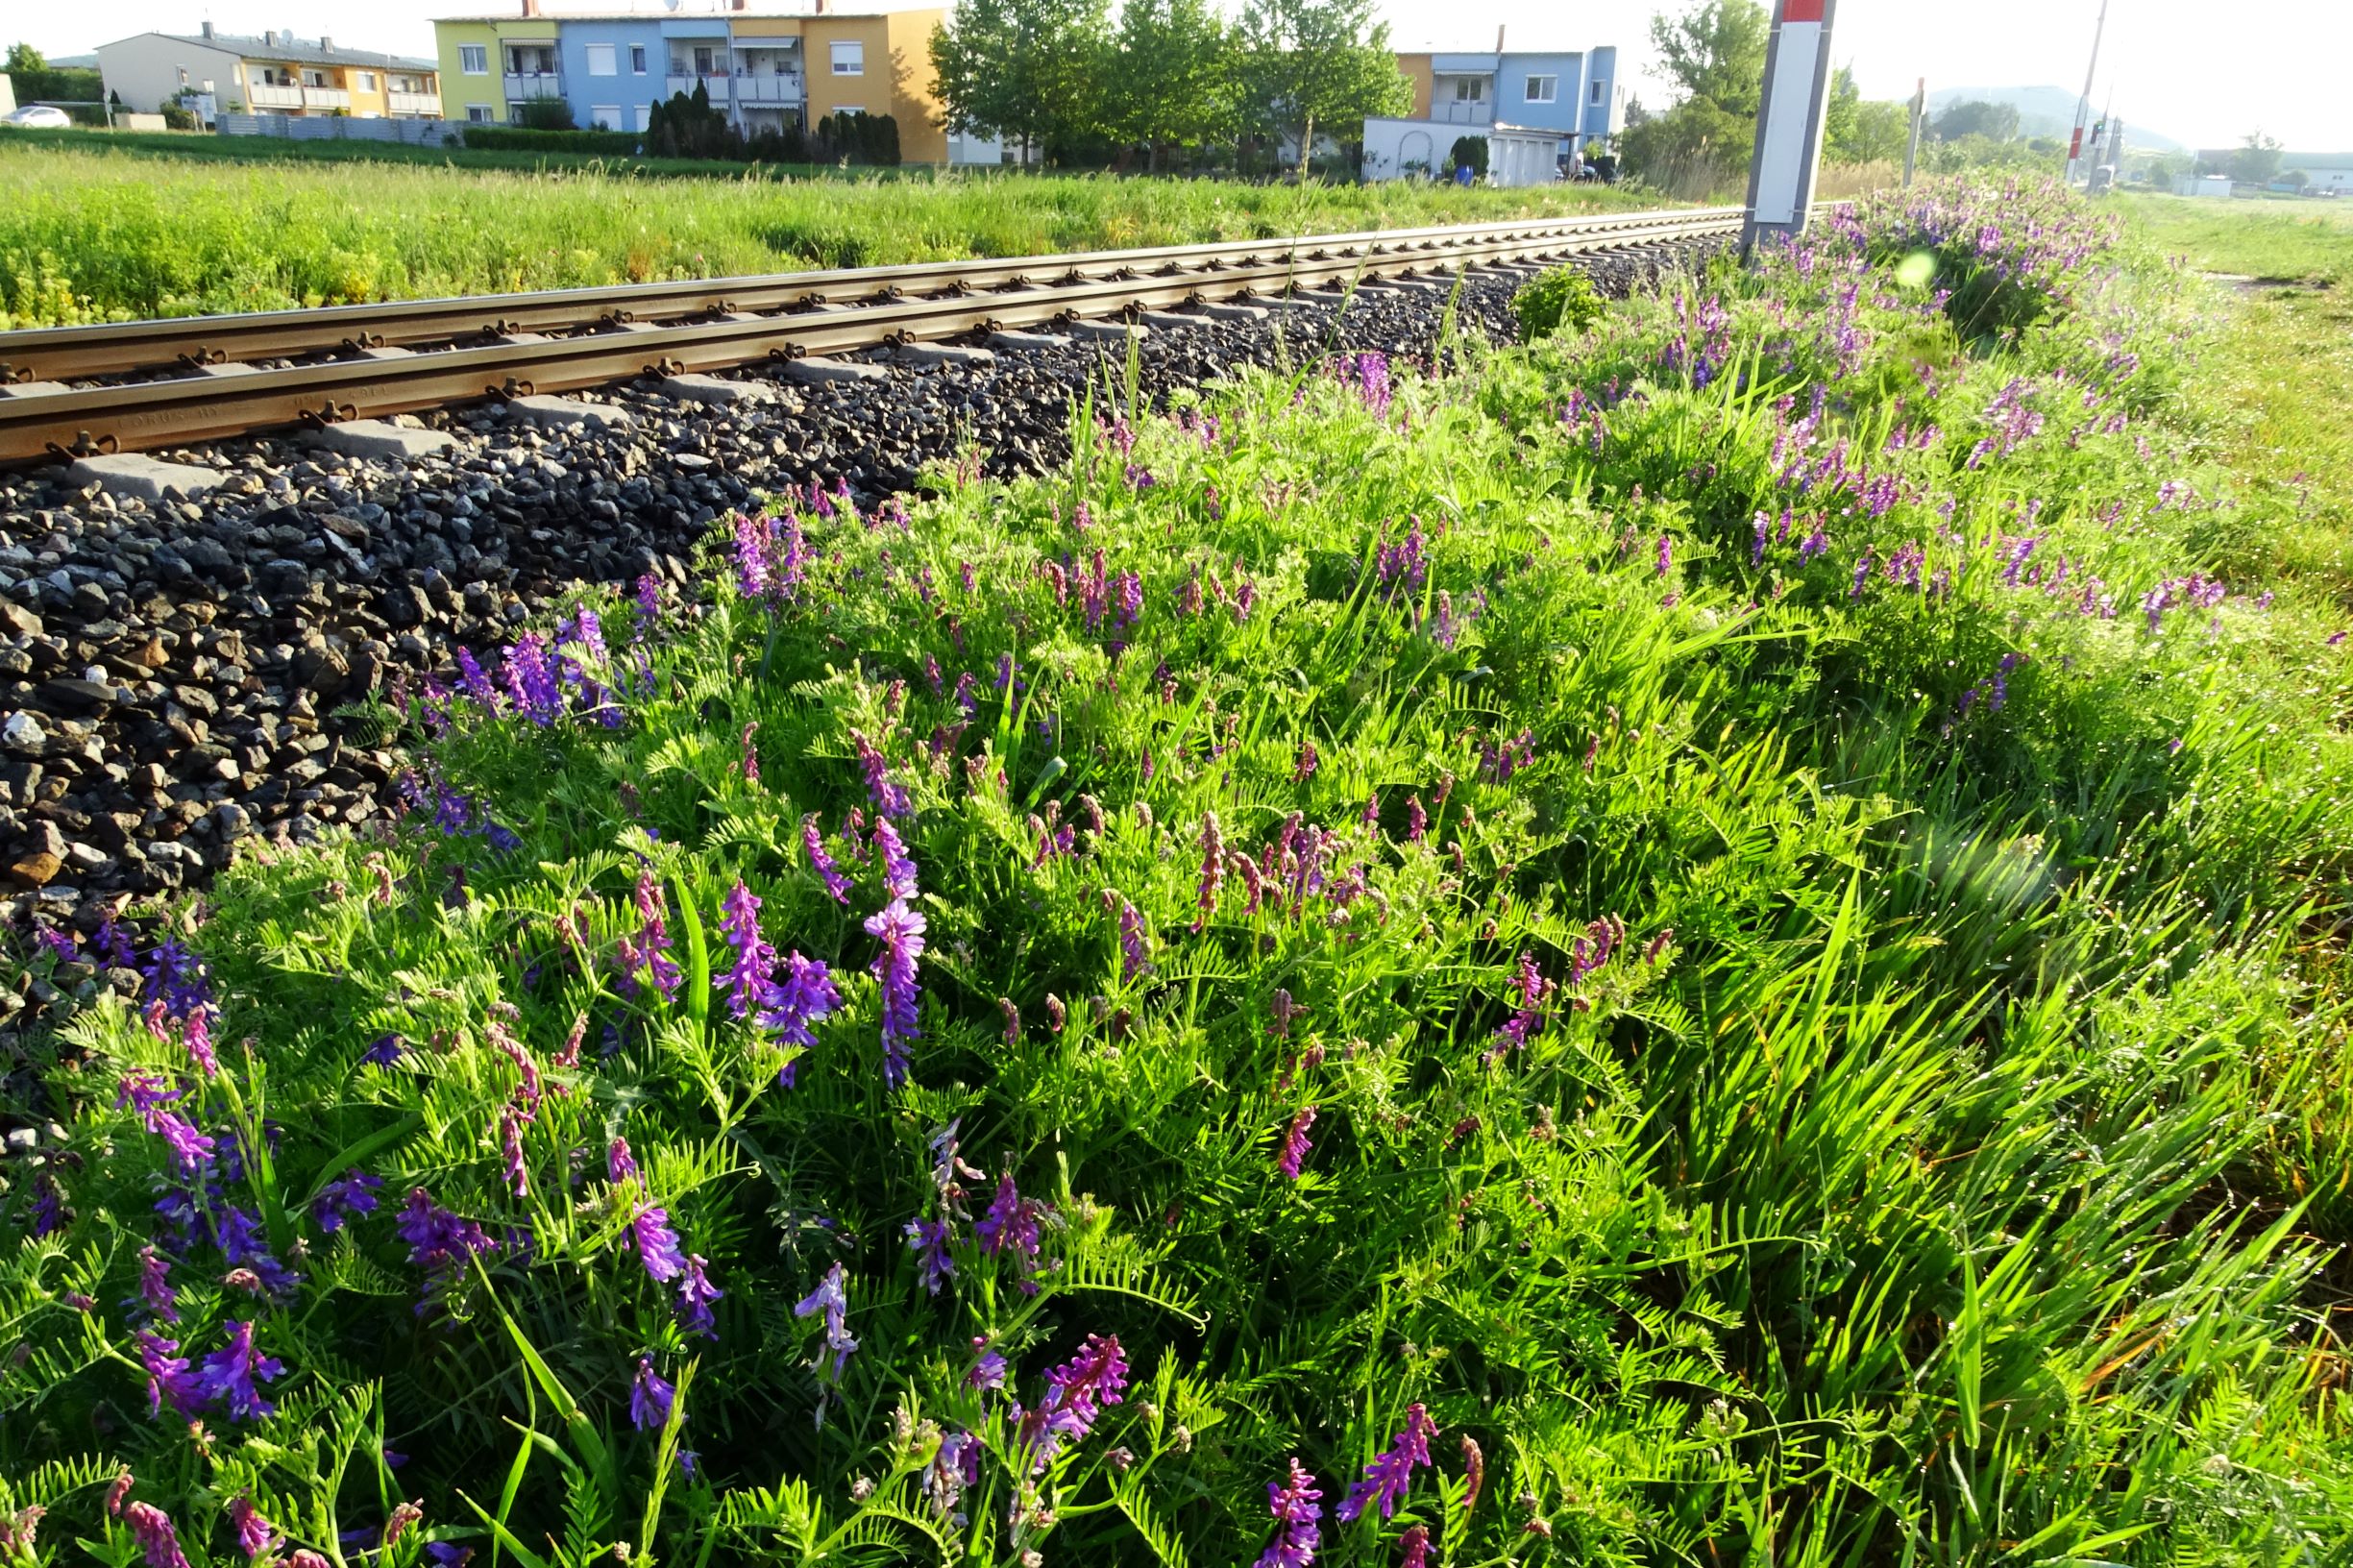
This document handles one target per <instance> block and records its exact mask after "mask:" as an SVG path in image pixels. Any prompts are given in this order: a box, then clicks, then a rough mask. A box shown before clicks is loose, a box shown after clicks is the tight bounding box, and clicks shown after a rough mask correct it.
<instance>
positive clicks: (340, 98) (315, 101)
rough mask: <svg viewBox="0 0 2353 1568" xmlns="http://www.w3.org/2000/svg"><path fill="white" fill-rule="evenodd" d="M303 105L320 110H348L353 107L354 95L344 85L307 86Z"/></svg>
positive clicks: (304, 90) (306, 107) (304, 91)
mask: <svg viewBox="0 0 2353 1568" xmlns="http://www.w3.org/2000/svg"><path fill="white" fill-rule="evenodd" d="M303 107H304V108H305V109H318V110H335V109H344V110H348V109H350V108H351V107H352V95H351V94H350V93H349V92H348V91H346V90H345V89H343V88H342V87H305V88H304V89H303Z"/></svg>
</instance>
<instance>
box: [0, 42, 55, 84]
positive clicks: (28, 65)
mask: <svg viewBox="0 0 2353 1568" xmlns="http://www.w3.org/2000/svg"><path fill="white" fill-rule="evenodd" d="M48 68H49V57H48V56H47V55H44V54H42V53H41V52H40V51H39V50H38V49H36V48H34V47H33V46H32V45H31V44H29V43H12V44H10V45H9V53H8V61H7V63H6V64H0V70H5V71H7V72H8V73H9V74H10V75H11V76H13V75H15V74H16V73H17V72H18V71H45V70H47V69H48Z"/></svg>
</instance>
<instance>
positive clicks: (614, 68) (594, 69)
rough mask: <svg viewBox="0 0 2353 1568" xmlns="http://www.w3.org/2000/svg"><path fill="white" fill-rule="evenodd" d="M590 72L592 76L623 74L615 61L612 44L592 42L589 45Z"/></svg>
mask: <svg viewBox="0 0 2353 1568" xmlns="http://www.w3.org/2000/svg"><path fill="white" fill-rule="evenodd" d="M588 74H589V75H591V76H619V75H620V74H621V71H620V67H619V66H618V65H617V64H616V63H615V62H614V59H613V46H612V45H611V44H609V43H592V44H590V45H589V46H588Z"/></svg>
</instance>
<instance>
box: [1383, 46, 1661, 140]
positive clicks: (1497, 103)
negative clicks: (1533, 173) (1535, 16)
mask: <svg viewBox="0 0 2353 1568" xmlns="http://www.w3.org/2000/svg"><path fill="white" fill-rule="evenodd" d="M1397 68H1398V69H1399V70H1400V71H1403V72H1404V73H1405V76H1406V79H1407V80H1408V81H1409V82H1411V83H1412V84H1413V112H1412V115H1411V119H1412V120H1414V121H1417V122H1428V123H1429V124H1430V125H1431V126H1432V127H1433V129H1432V131H1431V132H1430V135H1431V137H1432V138H1433V139H1435V138H1436V136H1437V135H1438V130H1437V129H1436V128H1442V127H1445V126H1449V125H1458V126H1462V127H1465V128H1469V127H1475V126H1488V125H1508V126H1512V127H1515V128H1519V129H1523V130H1540V131H1552V132H1556V133H1557V134H1558V136H1559V151H1560V152H1562V153H1571V152H1576V153H1585V154H1591V153H1598V152H1601V151H1603V150H1604V149H1605V147H1606V146H1608V145H1609V144H1610V142H1611V141H1612V140H1613V138H1615V136H1616V135H1617V134H1618V132H1619V131H1620V130H1622V129H1623V128H1624V126H1625V123H1626V99H1625V94H1624V92H1623V91H1622V90H1621V89H1620V87H1619V86H1618V51H1617V50H1616V49H1615V48H1614V47H1612V46H1609V45H1603V46H1601V47H1599V48H1594V49H1570V50H1553V49H1507V48H1506V47H1505V38H1504V33H1503V30H1502V29H1501V28H1498V29H1497V30H1496V34H1495V47H1494V48H1492V49H1483V50H1462V49H1437V48H1432V49H1421V50H1413V51H1409V52H1406V53H1402V54H1400V55H1399V56H1398V57H1397ZM1399 123H1403V122H1399ZM1458 134H1460V133H1458ZM1367 151H1368V153H1369V151H1370V149H1369V148H1368V149H1367ZM1437 151H1438V152H1439V153H1440V154H1442V153H1443V152H1444V151H1445V149H1444V148H1439V149H1437ZM1366 172H1367V174H1368V175H1369V174H1371V172H1372V171H1371V169H1370V168H1369V166H1368V168H1367V171H1366Z"/></svg>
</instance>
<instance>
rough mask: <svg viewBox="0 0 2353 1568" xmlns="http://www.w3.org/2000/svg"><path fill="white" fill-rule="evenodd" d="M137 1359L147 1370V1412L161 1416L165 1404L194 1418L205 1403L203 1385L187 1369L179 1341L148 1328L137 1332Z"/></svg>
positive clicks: (186, 1361)
mask: <svg viewBox="0 0 2353 1568" xmlns="http://www.w3.org/2000/svg"><path fill="white" fill-rule="evenodd" d="M138 1342H139V1360H140V1362H141V1364H143V1365H144V1366H145V1367H146V1368H147V1413H148V1414H149V1415H150V1416H156V1415H160V1414H162V1413H163V1407H164V1406H166V1405H169V1406H170V1407H171V1408H172V1409H174V1410H176V1411H178V1412H179V1413H180V1414H182V1415H194V1414H195V1413H196V1412H197V1411H198V1410H199V1409H203V1407H204V1403H205V1389H204V1384H202V1383H201V1382H200V1381H199V1380H198V1379H197V1377H196V1376H195V1375H194V1374H193V1373H191V1372H190V1371H189V1370H188V1359H187V1358H186V1357H185V1356H183V1355H181V1354H180V1341H179V1340H177V1339H166V1338H164V1337H163V1336H162V1335H159V1334H157V1333H155V1332H153V1331H152V1330H148V1329H141V1330H139V1331H138Z"/></svg>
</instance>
